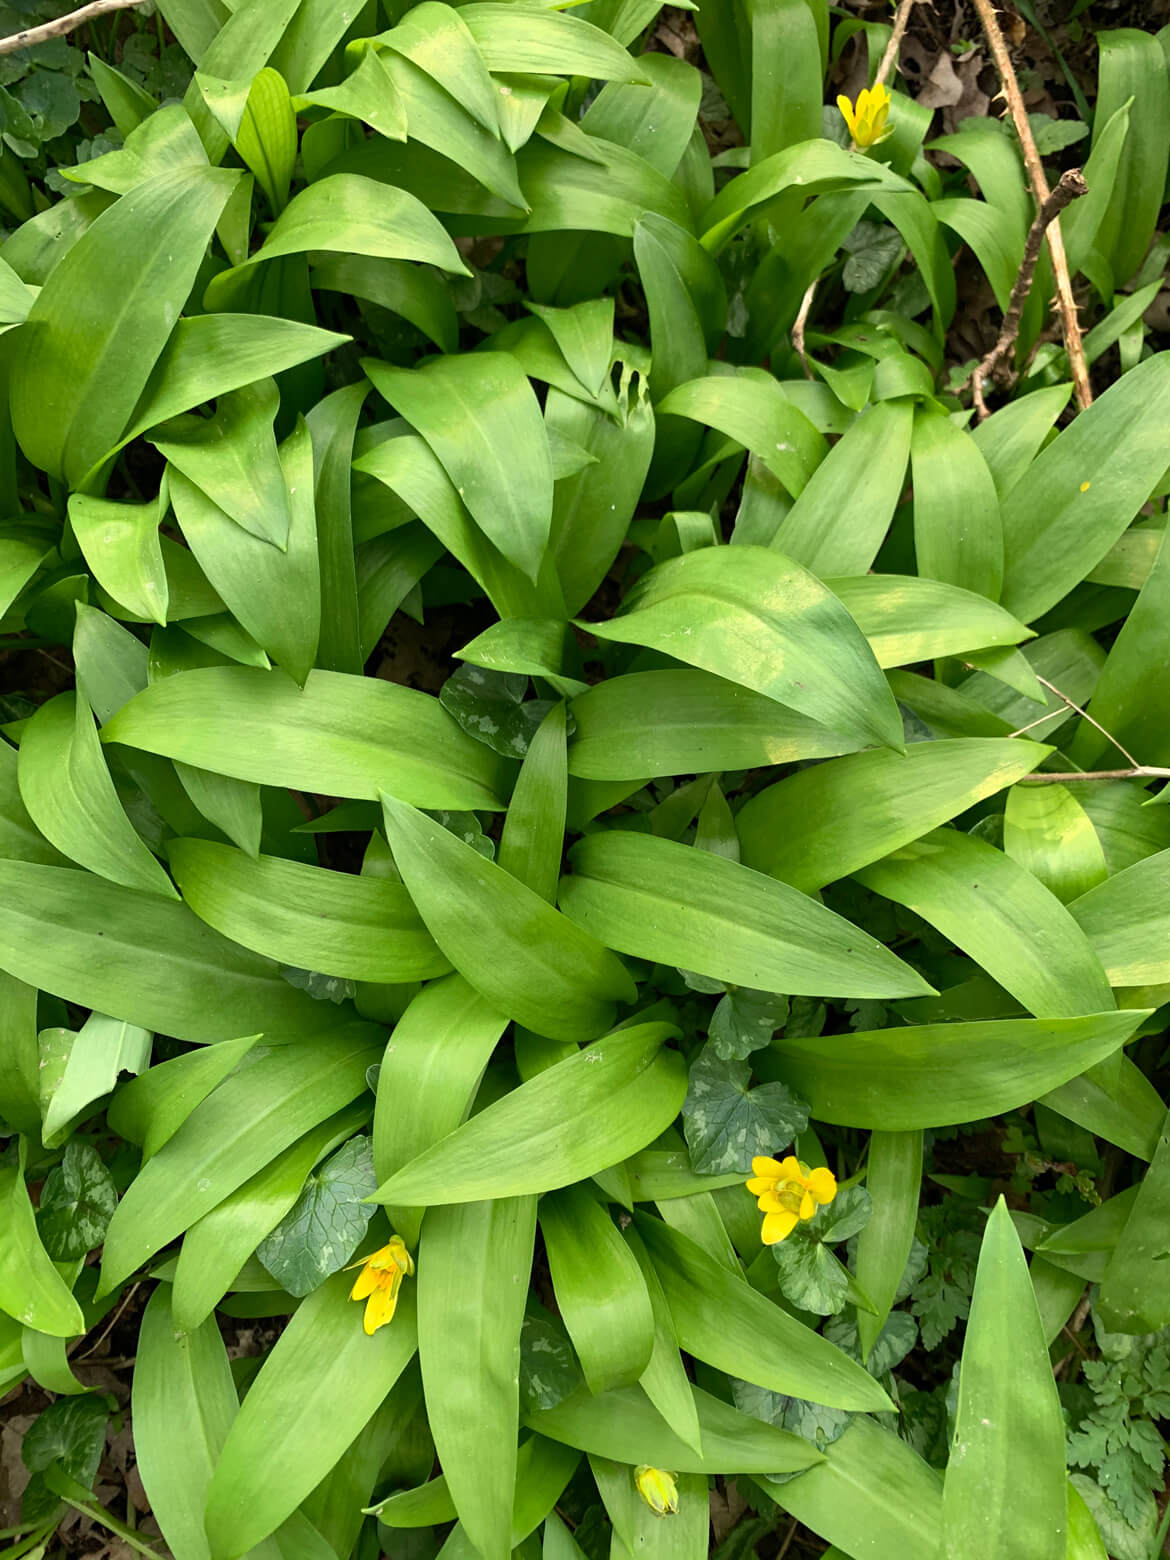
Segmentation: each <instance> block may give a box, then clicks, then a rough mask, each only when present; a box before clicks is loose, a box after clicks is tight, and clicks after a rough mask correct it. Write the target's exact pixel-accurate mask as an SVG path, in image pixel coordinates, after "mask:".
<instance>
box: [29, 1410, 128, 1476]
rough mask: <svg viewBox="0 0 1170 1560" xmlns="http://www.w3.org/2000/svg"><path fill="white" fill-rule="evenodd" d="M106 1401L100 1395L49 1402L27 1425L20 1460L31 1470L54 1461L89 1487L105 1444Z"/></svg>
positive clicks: (45, 1467) (43, 1468)
mask: <svg viewBox="0 0 1170 1560" xmlns="http://www.w3.org/2000/svg"><path fill="white" fill-rule="evenodd" d="M109 1419H110V1408H109V1404H108V1403H107V1402H106V1401H104V1400H103V1399H102V1398H100V1397H96V1396H95V1397H83V1398H75V1399H74V1400H73V1401H68V1400H65V1401H61V1402H57V1403H50V1404H49V1406H48V1408H46V1409H44V1410H43V1411H42V1412H41V1413H39V1414H38V1415H37V1417H36V1419H35V1420H34V1421H33V1423H32V1424H31V1425H30V1426H29V1427H28V1432H27V1434H26V1435H25V1437H24V1442H23V1444H22V1446H21V1449H20V1455H21V1461H22V1462H23V1463H24V1465H25V1467H26V1468H28V1469H30V1470H31V1472H32V1473H34V1474H37V1473H44V1472H46V1471H47V1470H48V1469H50V1468H52V1467H53V1466H54V1465H55V1466H57V1467H58V1468H60V1469H61V1471H62V1472H63V1473H66V1474H68V1475H69V1477H70V1478H71V1479H76V1481H77V1483H78V1484H80V1485H83V1486H84V1488H86V1489H89V1488H90V1486H91V1485H92V1484H93V1481H94V1478H95V1476H96V1474H97V1470H98V1465H99V1462H100V1460H101V1454H102V1451H103V1449H104V1447H105V1444H106V1426H107V1425H108V1424H109Z"/></svg>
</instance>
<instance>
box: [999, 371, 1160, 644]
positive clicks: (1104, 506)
mask: <svg viewBox="0 0 1170 1560" xmlns="http://www.w3.org/2000/svg"><path fill="white" fill-rule="evenodd" d="M1168 412H1170V353H1165V352H1160V353H1157V354H1155V356H1153V357H1151V358H1147V359H1146V361H1145V362H1144V363H1140V364H1139V365H1138V366H1137V368H1135V369H1133V370H1132V371H1131V372H1130V373H1128V374H1125V375H1123V376H1122V378H1121V379H1119V380H1118V381H1117V383H1116V384H1113V385H1111V386H1110V387H1109V389H1108V390H1106V391H1105V394H1104V395H1103V396H1101V398H1100V399H1099V400H1097V401H1094V403H1093V405H1092V406H1091V407H1090V408H1089V410H1088V411H1087V412H1086V413H1085V414H1084V415H1083V416H1080V417H1078V418H1077V419H1076V421H1075V422H1074V423H1072V424H1071V425H1070V426H1069V427H1068V428H1066V429H1065V430H1064V432H1063V433H1061V434H1060V435H1058V437H1057V438H1056V439H1054V440H1053V441H1052V443H1051V444H1049V445H1048V446H1047V447H1046V448H1045V449H1044V450H1042V451H1041V453H1040V454H1039V455H1038V456H1037V457H1036V459H1035V460H1034V461H1033V462H1032V464H1031V465H1030V466H1029V468H1028V470H1027V472H1026V474H1025V475H1024V476H1022V477H1021V478H1020V480H1019V481H1018V482H1017V483H1016V485H1015V486H1014V487H1013V488H1012V490H1011V492H1010V493H1009V494H1008V496H1007V498H1006V499H1005V500H1004V502H1003V540H1004V588H1003V604H1004V606H1005V607H1006V608H1007V610H1008V611H1009V612H1012V613H1014V614H1015V616H1016V617H1018V618H1020V619H1022V620H1023V621H1025V622H1030V621H1031V620H1032V619H1034V618H1036V617H1039V616H1040V614H1041V613H1043V612H1047V611H1048V609H1049V608H1050V607H1053V606H1055V604H1056V603H1057V602H1058V601H1059V600H1060V599H1061V597H1062V596H1064V595H1066V594H1067V593H1068V592H1069V591H1070V590H1071V589H1072V588H1073V586H1074V585H1076V584H1077V583H1078V581H1080V580H1082V579H1083V578H1084V577H1085V575H1086V574H1087V573H1088V572H1089V570H1090V569H1091V568H1092V567H1093V565H1094V564H1095V563H1098V562H1099V561H1100V560H1101V559H1102V558H1103V557H1104V556H1105V554H1106V553H1107V552H1108V551H1109V549H1110V547H1111V546H1112V545H1113V543H1114V542H1115V541H1116V540H1117V539H1118V537H1119V536H1120V535H1121V534H1122V532H1123V531H1124V530H1125V529H1126V527H1127V526H1128V525H1129V523H1130V521H1131V520H1133V518H1134V516H1135V515H1136V514H1137V513H1138V510H1139V509H1140V508H1141V506H1142V505H1143V504H1144V503H1145V501H1146V500H1147V499H1148V498H1149V496H1150V493H1151V491H1152V490H1153V487H1154V484H1155V483H1156V482H1157V480H1158V478H1159V477H1160V476H1161V474H1162V471H1163V470H1164V468H1165V461H1164V459H1163V457H1164V455H1165V449H1164V448H1163V446H1162V444H1161V442H1160V439H1159V433H1158V430H1159V428H1160V427H1161V426H1162V425H1163V423H1164V422H1165V419H1166V416H1167V414H1168ZM1086 483H1087V484H1088V486H1087V487H1086V486H1085V484H1086Z"/></svg>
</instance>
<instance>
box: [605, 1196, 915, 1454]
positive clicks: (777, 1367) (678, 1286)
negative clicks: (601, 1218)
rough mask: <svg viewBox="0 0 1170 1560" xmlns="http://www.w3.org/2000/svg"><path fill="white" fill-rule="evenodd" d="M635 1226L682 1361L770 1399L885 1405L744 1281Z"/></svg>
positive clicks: (860, 1376) (650, 1226) (669, 1234)
mask: <svg viewBox="0 0 1170 1560" xmlns="http://www.w3.org/2000/svg"><path fill="white" fill-rule="evenodd" d="M635 1224H636V1227H637V1230H638V1233H639V1234H640V1235H641V1237H642V1239H643V1241H645V1243H646V1249H647V1251H649V1253H650V1257H651V1259H652V1261H653V1263H654V1267H655V1270H656V1271H657V1273H658V1276H659V1278H660V1279H661V1281H662V1287H663V1290H664V1291H665V1294H666V1300H667V1304H668V1305H669V1306H670V1314H671V1316H672V1317H673V1318H674V1326H675V1332H676V1334H677V1336H678V1341H679V1346H680V1347H681V1348H683V1349H685V1350H686V1351H687V1353H688V1354H693V1355H694V1356H695V1358H696V1359H701V1360H705V1361H706V1362H707V1364H708V1365H713V1366H714V1367H715V1369H716V1370H722V1371H726V1372H727V1373H728V1374H729V1375H732V1376H738V1377H740V1378H741V1379H742V1380H745V1381H748V1380H750V1381H754V1382H755V1383H756V1384H757V1385H758V1386H761V1387H767V1388H768V1389H769V1390H771V1391H773V1392H783V1393H787V1394H788V1395H790V1396H792V1397H801V1398H808V1399H809V1400H810V1401H812V1402H815V1403H827V1404H829V1405H830V1406H831V1407H833V1408H851V1409H857V1410H858V1411H859V1412H866V1411H871V1410H872V1411H873V1412H879V1413H880V1412H881V1411H882V1410H884V1409H885V1407H886V1405H887V1403H888V1401H889V1400H888V1399H887V1397H886V1395H885V1393H884V1392H883V1391H882V1389H881V1387H880V1386H879V1385H878V1384H877V1382H876V1381H875V1380H874V1379H873V1377H872V1376H870V1375H869V1373H868V1372H867V1371H865V1370H863V1369H862V1367H861V1366H860V1365H858V1364H857V1363H856V1362H855V1361H853V1360H851V1359H849V1358H848V1356H847V1355H845V1354H843V1353H842V1352H841V1350H840V1349H838V1348H836V1347H835V1346H834V1345H833V1344H830V1343H828V1342H826V1340H825V1339H824V1338H821V1337H819V1336H818V1335H817V1333H815V1332H814V1331H812V1329H811V1328H808V1327H806V1326H805V1325H804V1323H803V1322H799V1321H797V1320H796V1318H795V1317H793V1316H790V1315H789V1314H788V1312H787V1311H785V1310H783V1309H782V1308H781V1307H780V1306H778V1305H775V1304H774V1303H773V1302H772V1301H771V1300H768V1299H766V1298H765V1296H764V1295H762V1294H760V1293H759V1291H758V1290H756V1289H753V1288H752V1286H751V1285H750V1284H749V1283H748V1282H747V1280H746V1279H745V1278H742V1277H740V1276H739V1275H738V1274H734V1273H730V1272H728V1271H727V1270H726V1269H725V1268H723V1267H722V1266H720V1265H719V1264H718V1263H717V1262H713V1261H712V1260H711V1257H710V1255H709V1253H707V1252H706V1251H704V1249H703V1248H702V1246H700V1245H698V1244H697V1243H696V1242H695V1241H693V1240H691V1239H690V1238H689V1237H688V1236H686V1235H684V1234H682V1233H681V1232H680V1231H679V1230H673V1229H671V1228H670V1226H669V1225H667V1224H664V1223H662V1221H661V1220H659V1219H651V1218H648V1217H647V1216H646V1215H644V1214H637V1215H635ZM701 1417H702V1416H701V1415H700V1421H701ZM703 1448H704V1453H705V1455H707V1456H710V1455H711V1454H712V1453H713V1451H714V1448H713V1447H712V1446H711V1445H710V1443H709V1442H708V1440H707V1434H706V1429H705V1428H704V1431H703ZM587 1450H588V1448H587ZM692 1455H693V1454H692ZM738 1467H739V1471H740V1472H749V1471H751V1470H750V1469H747V1468H745V1467H744V1465H743V1464H742V1463H741V1464H739V1465H738ZM771 1471H773V1472H779V1471H780V1470H779V1468H775V1469H773V1470H771Z"/></svg>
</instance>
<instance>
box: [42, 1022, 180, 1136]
mask: <svg viewBox="0 0 1170 1560" xmlns="http://www.w3.org/2000/svg"><path fill="white" fill-rule="evenodd" d="M66 1033H68V1031H66ZM152 1038H153V1037H152V1035H151V1034H150V1031H149V1030H146V1029H139V1028H137V1027H136V1026H135V1025H133V1024H125V1023H122V1022H121V1021H120V1020H119V1019H115V1018H107V1017H106V1016H105V1014H104V1013H91V1014H90V1015H89V1017H88V1018H87V1019H86V1020H85V1023H84V1024H83V1025H82V1026H81V1029H80V1030H79V1031H78V1033H77V1034H76V1035H75V1036H73V1037H72V1038H71V1041H70V1044H69V1049H68V1054H67V1056H66V1057H65V1058H64V1069H63V1071H62V1074H61V1078H60V1081H59V1082H58V1083H57V1084H56V1086H55V1087H54V1088H53V1089H52V1091H51V1092H50V1091H49V1090H48V1089H46V1088H45V1083H46V1077H45V1074H44V1073H42V1075H41V1086H42V1096H41V1097H42V1105H43V1109H44V1125H43V1127H42V1129H41V1141H42V1142H43V1143H44V1144H45V1146H46V1147H48V1148H56V1147H57V1145H58V1144H59V1143H61V1142H62V1141H63V1140H64V1139H65V1137H66V1136H67V1135H68V1134H69V1132H70V1130H71V1129H72V1127H73V1126H74V1125H75V1123H76V1122H78V1121H79V1120H81V1119H82V1118H83V1117H85V1116H87V1115H91V1114H92V1113H93V1110H94V1108H95V1106H96V1105H97V1103H98V1102H99V1101H100V1100H101V1099H103V1098H104V1096H105V1095H107V1094H109V1093H110V1092H111V1090H112V1089H113V1088H114V1085H115V1083H116V1082H117V1080H118V1074H119V1073H122V1072H129V1073H140V1072H142V1071H144V1070H145V1068H146V1067H147V1066H148V1065H149V1062H150V1048H151V1041H152Z"/></svg>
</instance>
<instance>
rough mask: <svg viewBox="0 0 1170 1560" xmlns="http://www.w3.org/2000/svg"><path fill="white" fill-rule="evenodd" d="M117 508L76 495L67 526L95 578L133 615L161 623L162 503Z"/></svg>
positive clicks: (165, 601) (164, 598)
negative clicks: (70, 527) (68, 525)
mask: <svg viewBox="0 0 1170 1560" xmlns="http://www.w3.org/2000/svg"><path fill="white" fill-rule="evenodd" d="M159 498H160V502H152V503H147V504H115V503H111V502H110V500H109V499H106V498H90V497H87V496H86V495H85V494H82V493H74V494H72V495H71V497H70V499H69V523H70V525H71V526H72V527H73V534H74V536H75V537H76V538H77V545H78V546H79V547H80V548H81V550H82V552H83V553H84V554H85V561H86V563H88V564H89V566H90V568H91V569H92V570H93V574H94V578H95V579H96V580H97V581H98V583H99V584H100V585H101V586H102V588H103V590H107V591H109V593H110V595H111V596H113V597H114V599H115V600H116V601H117V602H119V603H120V605H122V606H124V607H126V608H127V609H128V611H129V612H130V613H131V615H132V616H135V617H141V618H143V619H145V620H146V621H148V622H155V623H165V622H166V620H167V607H168V605H169V595H170V593H169V589H168V586H167V574H166V568H165V567H164V564H163V556H162V547H161V545H160V543H159V534H158V527H159V521H160V518H161V517H162V511H163V509H164V508H165V504H164V503H163V502H161V499H162V494H160V495H159Z"/></svg>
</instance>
